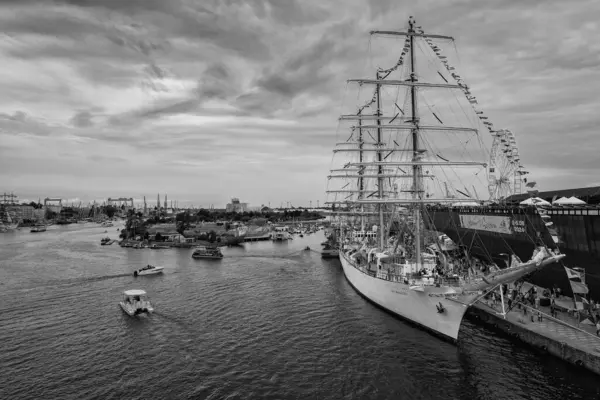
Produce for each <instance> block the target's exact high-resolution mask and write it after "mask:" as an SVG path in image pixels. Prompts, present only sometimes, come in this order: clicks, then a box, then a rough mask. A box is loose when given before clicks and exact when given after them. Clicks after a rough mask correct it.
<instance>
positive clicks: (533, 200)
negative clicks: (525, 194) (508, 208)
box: [519, 197, 550, 206]
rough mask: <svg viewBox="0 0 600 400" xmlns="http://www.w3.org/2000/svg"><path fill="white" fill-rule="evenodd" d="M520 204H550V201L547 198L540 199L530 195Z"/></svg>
mask: <svg viewBox="0 0 600 400" xmlns="http://www.w3.org/2000/svg"><path fill="white" fill-rule="evenodd" d="M519 204H521V205H523V206H533V205H535V206H549V205H550V203H548V202H547V201H546V200H544V199H540V198H539V197H530V198H528V199H527V200H523V201H522V202H520V203H519Z"/></svg>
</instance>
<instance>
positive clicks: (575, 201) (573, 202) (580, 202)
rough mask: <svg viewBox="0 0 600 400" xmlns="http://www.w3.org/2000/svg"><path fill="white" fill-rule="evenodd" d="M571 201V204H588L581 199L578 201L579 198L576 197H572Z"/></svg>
mask: <svg viewBox="0 0 600 400" xmlns="http://www.w3.org/2000/svg"><path fill="white" fill-rule="evenodd" d="M569 201H570V203H569V204H586V202H585V201H583V200H581V199H578V198H577V197H575V196H571V197H569Z"/></svg>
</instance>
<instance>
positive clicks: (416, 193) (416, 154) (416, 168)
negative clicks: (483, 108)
mask: <svg viewBox="0 0 600 400" xmlns="http://www.w3.org/2000/svg"><path fill="white" fill-rule="evenodd" d="M414 23H415V22H414V20H413V19H412V17H411V18H410V19H409V20H408V33H409V39H410V81H411V82H412V83H415V82H417V76H416V71H415V70H416V62H415V61H416V60H415V46H414V40H415V36H414V34H415V29H414ZM410 97H411V105H412V107H411V109H412V110H411V111H412V112H411V117H412V118H411V119H412V123H413V125H414V127H413V129H412V148H413V162H418V161H421V160H420V157H421V152H420V149H419V117H418V114H417V113H418V110H417V86H416V85H412V86H411V87H410ZM421 168H422V167H421V165H418V164H415V165H413V196H412V197H413V199H415V200H421V199H422V192H421V187H422V176H421V175H422V174H421ZM421 208H422V204H421V202H419V203H418V204H417V206H416V207H415V210H416V212H415V250H416V253H417V254H416V256H417V260H416V261H417V265H420V264H421V218H420V217H421Z"/></svg>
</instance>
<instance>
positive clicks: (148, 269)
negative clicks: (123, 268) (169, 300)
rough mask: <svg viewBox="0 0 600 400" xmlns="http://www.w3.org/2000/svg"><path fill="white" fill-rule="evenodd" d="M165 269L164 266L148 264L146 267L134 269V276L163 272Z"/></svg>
mask: <svg viewBox="0 0 600 400" xmlns="http://www.w3.org/2000/svg"><path fill="white" fill-rule="evenodd" d="M163 269H164V267H157V266H154V265H150V264H148V265H146V266H145V267H144V268H141V269H138V270H136V271H133V276H138V275H154V274H162V272H163Z"/></svg>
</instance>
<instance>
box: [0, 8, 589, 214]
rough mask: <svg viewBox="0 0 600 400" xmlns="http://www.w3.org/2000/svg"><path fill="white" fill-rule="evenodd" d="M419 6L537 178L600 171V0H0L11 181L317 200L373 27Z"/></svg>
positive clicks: (552, 184)
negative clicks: (451, 41) (450, 40)
mask: <svg viewBox="0 0 600 400" xmlns="http://www.w3.org/2000/svg"><path fill="white" fill-rule="evenodd" d="M411 15H412V16H414V17H415V18H416V20H417V23H418V24H419V25H421V26H422V27H423V29H424V30H425V31H426V32H429V33H440V34H445V35H450V36H453V37H454V38H455V44H456V49H457V54H458V57H459V60H460V63H459V64H458V66H457V70H459V73H460V75H461V76H462V77H463V78H464V79H465V81H466V82H467V83H468V84H469V85H470V87H471V91H472V93H473V94H474V95H476V96H477V98H478V100H479V103H480V105H481V108H482V109H483V110H485V112H486V115H488V117H489V118H490V120H491V121H492V122H493V123H494V125H495V126H496V127H499V128H506V129H510V130H511V131H513V132H514V133H515V135H516V138H517V142H518V146H519V149H520V153H521V161H522V163H523V164H524V165H525V166H526V167H527V169H528V170H529V171H530V179H531V180H534V181H536V182H537V184H538V188H539V189H540V190H552V189H562V188H570V187H583V186H591V185H600V174H599V171H600V168H598V166H599V164H600V155H599V153H598V150H597V149H598V148H600V136H599V135H598V128H597V127H598V126H600V112H598V110H599V109H600V96H598V93H599V92H600V68H599V66H600V42H599V41H598V40H597V38H598V37H600V23H599V22H597V16H598V15H600V2H598V1H596V0H571V1H564V0H562V1H554V0H544V1H536V0H530V1H521V0H505V1H502V2H499V1H492V0H443V1H442V0H438V1H433V0H425V1H421V0H419V1H414V0H412V1H398V0H395V1H392V0H377V1H375V0H371V1H367V0H332V1H327V2H325V1H316V0H315V1H313V0H256V1H233V0H198V1H192V0H169V1H165V0H127V1H122V0H63V1H59V0H57V1H50V0H44V1H34V0H0V27H1V35H2V40H0V53H1V57H2V68H1V69H0V93H1V94H0V192H4V191H8V192H10V191H13V192H14V193H15V194H17V195H19V197H20V198H21V199H36V200H37V199H38V198H39V197H41V198H42V199H43V198H45V197H61V198H63V199H69V200H71V201H78V200H82V201H84V202H85V201H91V200H98V199H104V198H108V197H113V198H114V197H133V198H135V199H141V198H143V196H146V197H147V198H148V199H149V201H151V200H150V199H152V201H154V199H156V194H157V193H160V194H161V198H164V195H165V194H167V195H168V197H169V199H172V200H179V202H180V204H182V205H183V204H195V205H202V206H209V205H211V204H212V205H214V206H215V207H224V206H225V203H227V202H228V201H229V199H230V198H231V197H238V198H240V200H241V201H243V202H248V203H250V205H254V206H259V205H261V204H265V205H268V204H271V206H279V205H280V204H281V203H283V204H285V203H287V202H288V201H289V202H290V203H291V204H292V205H294V206H308V205H309V203H310V202H312V204H313V205H315V204H316V202H317V200H319V201H320V202H321V203H322V202H324V201H325V199H326V196H325V190H326V185H327V179H326V176H327V175H328V173H329V168H330V164H331V158H332V153H331V150H332V148H333V147H334V144H335V143H336V129H337V124H338V121H337V118H338V116H339V114H340V113H341V112H342V108H343V106H344V102H345V100H344V99H346V100H347V98H349V97H351V96H352V94H351V91H352V90H353V89H352V88H351V87H348V85H347V84H346V80H347V79H350V78H362V77H372V75H373V73H372V70H369V69H368V66H369V54H370V53H369V43H370V38H369V34H368V32H369V31H370V30H372V29H396V30H403V29H405V27H406V24H407V20H408V17H409V16H411ZM395 45H396V47H395V48H388V49H387V50H385V51H387V52H390V51H395V52H399V51H400V50H401V44H400V45H398V44H397V43H396V44H395ZM367 73H368V75H367Z"/></svg>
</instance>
